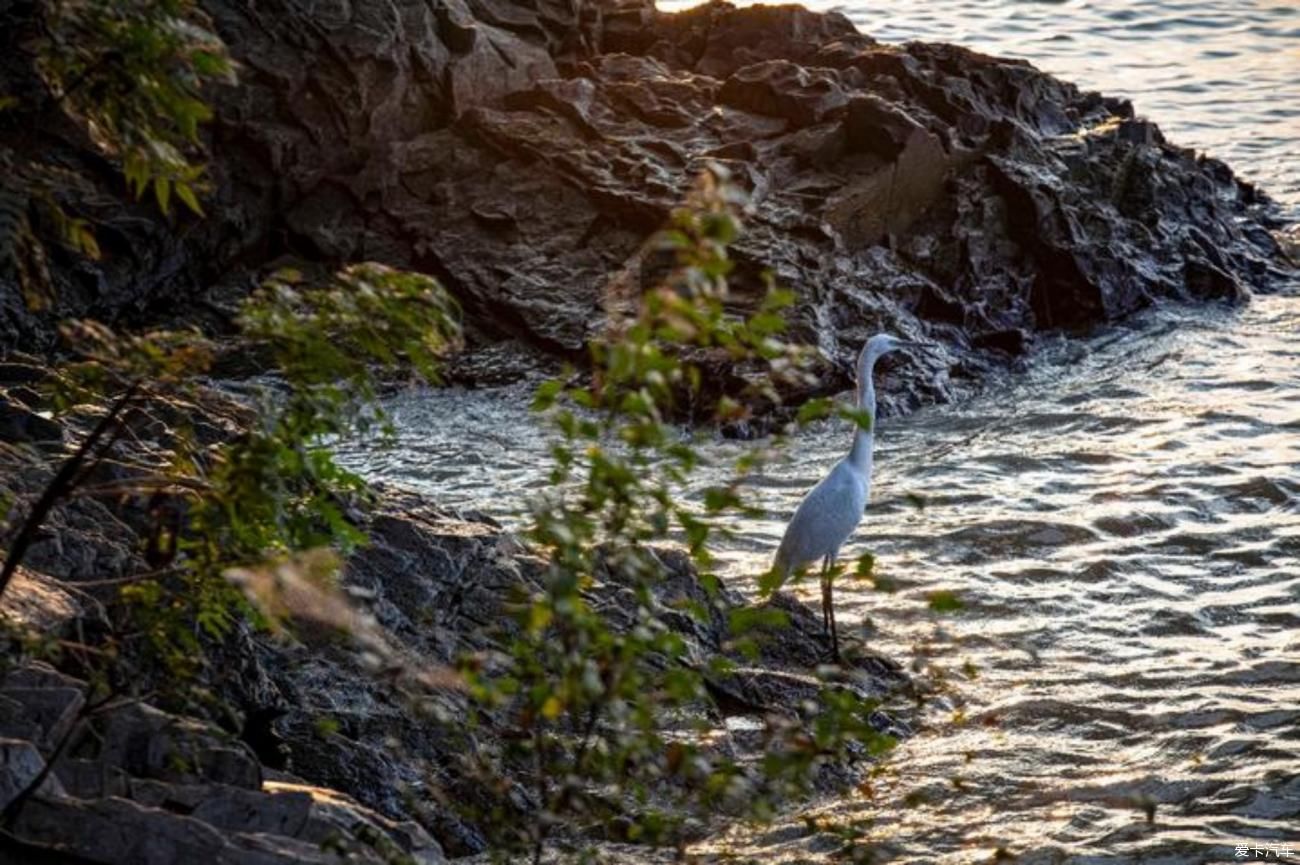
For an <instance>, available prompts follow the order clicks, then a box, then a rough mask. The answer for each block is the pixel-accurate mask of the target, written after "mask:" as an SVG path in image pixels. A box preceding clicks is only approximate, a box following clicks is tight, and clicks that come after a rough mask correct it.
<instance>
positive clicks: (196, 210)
mask: <svg viewBox="0 0 1300 865" xmlns="http://www.w3.org/2000/svg"><path fill="white" fill-rule="evenodd" d="M176 197H177V198H179V199H180V200H181V201H182V202H183V203H184V204H185V206H186V207H188V208H189V209H190V212H191V213H193V214H195V215H196V216H205V215H206V214H204V212H203V208H202V207H201V206H199V199H198V196H197V195H195V194H194V188H193V187H192V186H190V185H189V184H188V183H184V182H179V181H178V182H177V183H176Z"/></svg>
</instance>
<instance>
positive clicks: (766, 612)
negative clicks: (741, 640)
mask: <svg viewBox="0 0 1300 865" xmlns="http://www.w3.org/2000/svg"><path fill="white" fill-rule="evenodd" d="M789 624H790V616H789V615H788V614H787V613H786V612H785V610H777V609H773V608H772V607H739V608H737V609H734V610H732V611H731V612H730V613H728V614H727V629H728V630H729V631H730V632H731V633H732V634H734V635H737V636H740V635H742V634H746V633H748V632H750V631H753V630H755V629H760V628H761V629H774V628H784V627H787V626H788V625H789Z"/></svg>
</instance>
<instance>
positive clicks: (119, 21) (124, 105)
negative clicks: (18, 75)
mask: <svg viewBox="0 0 1300 865" xmlns="http://www.w3.org/2000/svg"><path fill="white" fill-rule="evenodd" d="M45 15H46V20H45V26H44V32H45V33H46V34H47V38H46V40H45V41H44V43H43V44H42V45H41V50H40V60H39V67H40V70H41V72H42V74H43V75H44V77H45V79H46V81H47V82H48V84H49V85H50V87H51V89H52V91H53V92H54V94H55V95H56V97H57V98H58V99H59V100H60V101H61V102H62V104H63V105H64V107H65V108H67V109H68V110H70V111H72V112H73V113H75V114H76V115H78V116H80V117H81V118H83V119H84V120H85V121H86V123H87V125H88V127H89V129H90V132H91V134H92V136H93V137H94V138H95V139H96V141H97V142H98V143H99V144H100V146H102V147H103V148H104V149H105V150H106V151H108V152H110V153H113V154H115V155H116V156H118V157H119V158H120V159H121V161H122V170H123V173H124V174H125V177H126V180H127V184H128V185H129V186H130V188H131V190H132V192H133V193H134V194H135V195H136V197H140V196H142V195H144V194H145V193H146V192H148V191H150V190H152V192H153V196H154V199H155V200H156V201H157V203H158V207H159V208H160V209H161V210H162V211H163V213H168V212H169V210H170V207H171V201H172V196H173V195H174V196H175V197H176V198H177V199H179V200H180V201H181V203H182V204H184V205H185V206H186V207H187V208H189V209H190V210H191V211H193V212H195V213H200V214H201V213H202V208H201V207H200V205H199V193H200V192H201V191H202V189H203V187H204V183H203V174H204V166H203V164H202V163H201V162H199V161H197V159H196V155H197V153H198V152H199V150H200V148H199V125H200V124H201V123H204V122H206V121H208V120H210V119H211V118H212V109H211V108H210V107H209V105H208V103H207V101H206V100H205V98H204V95H203V88H204V86H205V85H206V84H208V83H211V82H218V81H230V80H233V67H232V64H231V61H230V58H229V56H228V54H227V52H226V48H225V45H224V44H223V43H222V42H221V40H220V39H219V38H218V37H217V36H216V35H215V34H214V33H213V32H212V31H211V29H210V24H209V22H208V21H207V19H206V16H204V15H203V13H202V12H201V11H200V10H199V9H198V7H197V5H196V4H195V3H194V2H193V0H46V3H45Z"/></svg>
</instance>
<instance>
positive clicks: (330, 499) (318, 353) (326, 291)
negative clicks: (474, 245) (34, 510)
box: [0, 265, 459, 682]
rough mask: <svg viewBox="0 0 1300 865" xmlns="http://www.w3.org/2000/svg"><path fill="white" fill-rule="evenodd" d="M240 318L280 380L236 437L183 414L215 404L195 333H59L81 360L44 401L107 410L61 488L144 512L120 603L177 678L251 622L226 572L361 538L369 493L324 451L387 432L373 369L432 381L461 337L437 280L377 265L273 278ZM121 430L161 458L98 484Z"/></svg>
mask: <svg viewBox="0 0 1300 865" xmlns="http://www.w3.org/2000/svg"><path fill="white" fill-rule="evenodd" d="M238 322H239V324H240V328H241V332H242V337H241V341H240V344H239V350H241V351H246V352H256V351H261V352H262V353H264V354H265V355H266V356H267V357H268V359H269V361H270V362H271V365H272V368H273V369H274V370H276V371H277V373H278V378H277V379H276V380H275V381H273V382H269V383H266V384H264V385H263V386H261V387H260V388H257V389H255V391H254V393H253V394H251V396H250V397H249V398H248V403H247V404H246V405H244V406H242V407H241V410H242V412H243V413H244V418H243V427H244V428H243V430H242V432H240V433H239V434H237V435H235V434H233V433H232V434H229V435H216V434H214V433H213V432H212V431H211V430H202V429H199V428H197V427H196V425H195V417H196V416H198V417H202V416H203V413H201V412H193V413H192V412H190V411H188V410H187V407H188V406H190V405H193V404H198V403H202V402H203V401H204V400H211V399H213V398H214V397H213V394H212V392H211V391H210V390H209V389H207V388H205V387H204V385H203V384H202V378H201V376H202V375H203V373H205V372H206V371H207V370H208V369H209V368H210V367H211V365H212V363H213V358H214V348H213V346H212V345H211V344H209V342H208V341H207V340H206V339H204V338H203V337H202V336H201V335H200V334H198V333H195V332H192V331H154V332H145V333H139V334H129V335H119V334H117V333H115V332H114V331H112V330H111V329H109V328H107V327H105V326H104V325H102V324H99V323H96V322H89V321H81V322H71V323H68V324H66V325H65V326H64V334H65V337H66V338H67V339H68V341H69V344H70V345H74V346H76V347H77V349H78V350H79V352H80V353H81V357H80V358H79V359H78V360H77V361H75V362H73V363H70V364H67V365H66V366H65V367H64V368H63V369H62V370H61V374H60V375H58V376H57V377H56V378H55V379H54V385H53V390H52V394H51V397H52V400H51V401H52V403H53V405H54V406H55V407H56V408H57V409H58V410H60V411H63V412H65V413H67V412H72V411H75V410H79V409H80V408H81V407H83V406H84V405H85V404H87V403H102V402H104V401H106V400H111V401H113V404H114V406H115V407H116V408H117V412H116V416H115V417H114V418H113V420H114V421H115V423H116V425H117V428H116V432H115V433H114V434H113V435H111V436H108V435H104V434H102V433H103V431H104V430H105V427H104V425H103V423H102V421H101V424H100V427H98V428H97V429H99V430H100V431H101V435H100V436H99V437H98V438H97V439H94V441H93V447H92V448H91V450H90V451H88V452H87V453H86V454H85V455H84V462H85V465H79V466H76V467H74V468H75V471H74V472H73V473H72V475H70V477H75V478H78V479H79V485H80V488H79V489H77V490H76V492H77V494H80V495H95V496H110V497H124V496H125V497H138V498H140V499H142V500H143V501H144V502H146V503H147V504H146V506H147V510H148V513H149V517H150V522H151V525H150V526H149V527H148V530H147V532H146V545H147V549H146V559H147V560H148V561H149V563H150V564H151V565H152V566H153V568H154V570H152V571H150V572H149V573H147V574H143V575H141V576H140V577H139V578H137V579H132V580H130V581H128V583H127V585H125V587H124V588H123V597H124V598H125V599H126V600H127V601H128V603H129V608H130V611H131V612H130V627H131V628H132V629H134V630H133V633H134V635H135V638H136V640H135V641H136V642H137V643H140V644H142V646H143V647H144V648H146V649H147V650H148V651H149V652H151V653H152V654H153V655H154V656H155V657H156V658H157V659H158V660H160V661H161V662H162V663H163V665H164V667H165V668H166V669H168V670H170V671H172V672H173V673H175V674H177V675H176V677H175V678H176V679H177V681H182V682H183V681H189V680H191V679H192V678H193V675H192V674H194V673H195V672H196V671H197V670H198V666H199V665H200V664H202V662H203V657H202V655H203V653H202V641H203V640H204V639H205V638H218V637H220V636H222V635H223V634H224V633H225V632H226V630H227V629H228V627H229V625H230V623H231V621H232V617H233V616H235V615H237V614H239V613H240V612H241V611H245V612H247V611H248V610H247V609H246V608H244V607H243V606H242V605H241V604H240V603H239V602H238V601H237V594H236V593H235V590H234V589H233V588H232V587H231V583H230V581H229V580H227V579H226V572H227V571H228V570H230V569H232V568H250V567H253V566H259V565H261V564H263V563H264V562H266V561H267V560H268V559H276V558H282V557H288V556H291V555H294V554H297V553H301V552H303V551H308V550H313V549H315V548H318V547H332V548H335V549H339V550H344V551H346V550H347V549H349V548H351V547H353V546H355V545H356V544H358V543H360V542H361V541H362V540H363V534H362V532H361V531H360V530H359V529H358V528H357V526H356V521H355V519H353V518H352V517H351V516H350V515H349V507H350V505H349V503H350V502H351V501H353V500H355V499H357V498H358V497H361V496H363V495H364V484H363V483H362V482H361V480H360V479H359V478H358V477H357V476H355V475H354V474H352V473H351V472H348V471H347V470H345V469H343V468H342V467H340V466H339V465H338V464H337V463H336V462H335V461H334V459H333V457H332V455H331V453H330V450H329V448H328V442H329V441H330V440H331V439H332V438H333V437H337V436H343V435H351V434H355V433H358V432H361V431H365V430H368V429H370V428H371V427H372V426H373V425H374V424H375V423H376V422H377V421H382V414H381V413H380V412H379V411H378V409H377V408H376V407H375V405H374V403H375V400H376V389H375V388H376V386H375V376H376V373H377V372H379V371H381V370H384V369H387V370H397V369H400V370H407V369H414V370H418V371H421V372H422V374H423V375H424V376H426V377H428V378H433V377H434V376H435V375H436V372H437V364H438V360H439V357H440V355H441V354H442V353H443V352H444V351H445V350H446V349H447V347H448V346H449V345H451V344H452V343H454V342H455V341H456V340H457V339H458V336H459V322H458V319H457V313H456V309H455V306H454V304H453V303H452V301H451V300H450V298H448V296H447V295H446V294H445V293H444V292H443V291H442V290H441V288H440V287H439V286H438V285H437V283H436V282H435V281H434V280H432V279H430V278H428V277H423V276H419V275H415V274H409V273H403V272H399V271H394V270H390V269H388V268H384V267H381V266H378V265H358V266H354V267H352V268H349V269H348V270H345V271H344V272H342V273H341V274H339V275H338V276H337V277H336V278H335V279H334V280H333V281H332V282H331V283H330V284H329V285H326V286H324V287H314V288H313V287H309V286H307V285H306V284H305V282H304V280H303V279H302V278H301V276H300V275H299V274H296V273H293V272H289V271H284V272H281V273H278V274H276V275H275V276H274V277H273V278H271V279H270V280H268V281H267V283H266V284H265V286H264V287H263V288H262V290H261V291H259V292H257V293H255V294H254V295H253V296H252V297H250V298H249V299H248V300H247V301H246V302H245V303H244V306H243V308H242V311H241V313H240V315H239V318H238ZM128 434H129V435H130V436H131V437H132V438H134V439H135V440H136V441H137V442H138V441H140V440H141V439H142V438H145V437H148V438H152V439H156V440H158V441H157V443H156V444H157V446H156V448H154V449H152V454H151V456H149V457H148V458H143V459H142V458H140V457H139V455H138V454H137V455H136V459H135V461H134V462H133V463H132V464H131V466H130V468H129V471H128V473H127V476H126V477H125V478H124V479H122V480H115V481H111V482H108V483H106V484H97V483H95V482H94V481H93V480H91V478H92V477H93V473H94V468H95V467H96V466H97V465H98V464H100V463H102V461H103V460H105V459H106V458H107V457H108V456H109V454H110V453H113V447H114V445H115V444H116V442H117V441H118V440H119V439H120V438H121V437H122V436H123V435H128ZM92 438H94V437H92ZM214 439H215V440H214ZM87 443H88V444H90V443H92V440H91V439H88V440H87ZM70 492H72V490H71V489H67V490H59V491H57V493H58V495H66V494H68V493H70ZM13 560H14V556H13V555H12V550H11V556H10V561H13ZM316 561H317V562H318V563H319V561H321V560H319V559H317V560H316ZM6 564H8V562H7V563H6ZM320 570H321V569H320V568H315V569H313V573H315V572H317V571H320ZM326 570H328V569H326ZM246 573H251V572H247V571H246ZM318 584H320V582H319V580H318ZM249 585H250V583H248V582H247V581H245V584H244V587H245V588H247V587H248V586H249ZM2 590H3V588H2V587H0V591H2ZM258 599H259V600H260V599H261V598H260V597H259V598H258ZM267 612H270V613H272V614H273V613H274V612H275V610H274V609H270V610H267ZM195 625H197V628H196V627H195Z"/></svg>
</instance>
